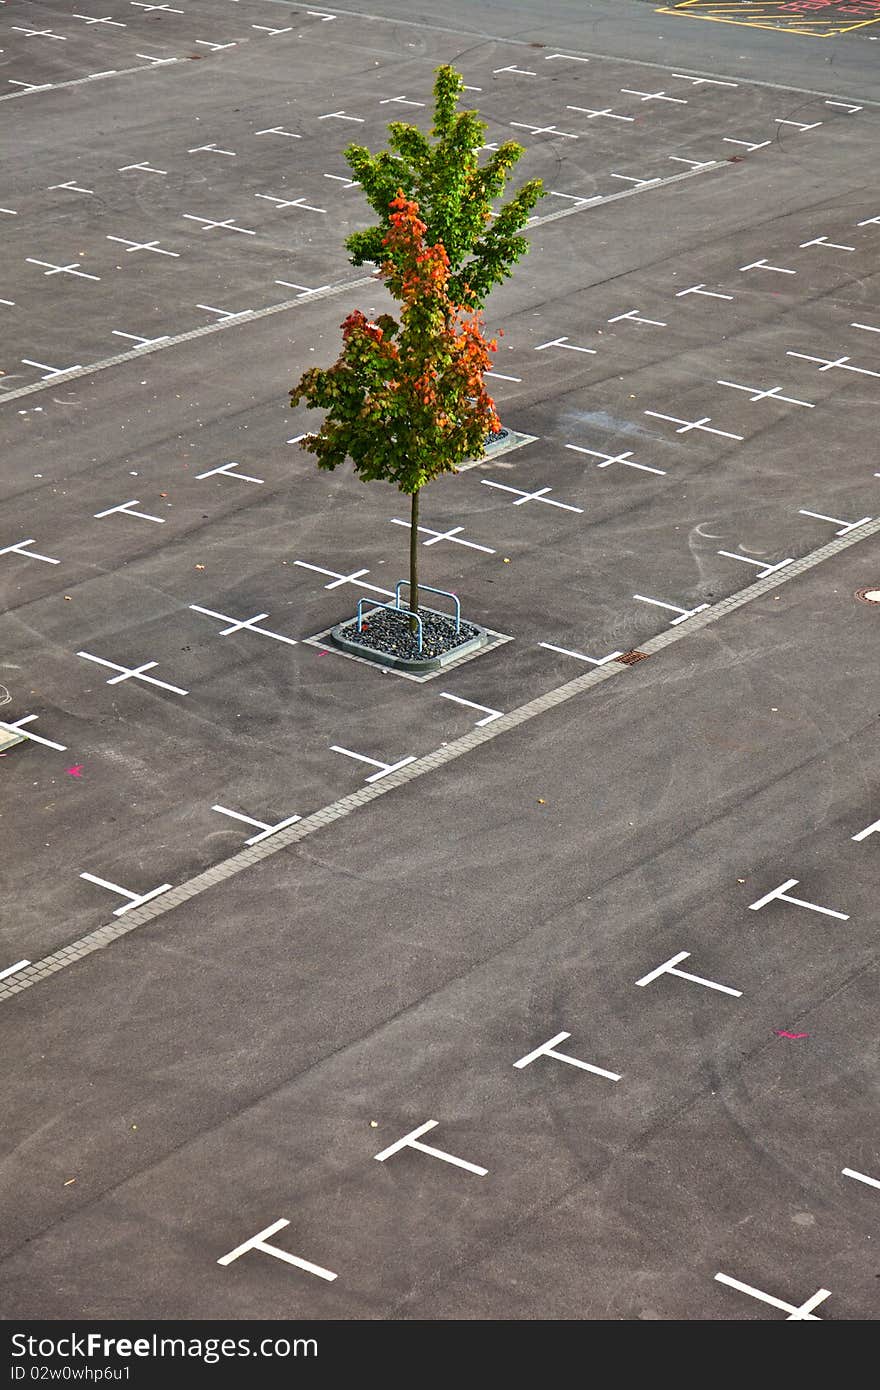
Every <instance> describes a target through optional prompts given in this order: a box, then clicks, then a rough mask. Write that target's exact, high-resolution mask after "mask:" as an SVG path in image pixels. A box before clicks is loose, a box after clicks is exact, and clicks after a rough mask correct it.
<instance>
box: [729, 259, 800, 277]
mask: <svg viewBox="0 0 880 1390" xmlns="http://www.w3.org/2000/svg"><path fill="white" fill-rule="evenodd" d="M739 269H740V274H742V273H743V272H744V271H746V270H773V271H775V272H776V274H777V275H797V271H796V270H786V268H785V266H781V265H771V264H770V262H769V261H768V260H766V259H765V260H760V261H750V262H749V264H748V265H741V266H740V268H739Z"/></svg>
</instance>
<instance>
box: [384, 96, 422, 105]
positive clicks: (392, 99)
mask: <svg viewBox="0 0 880 1390" xmlns="http://www.w3.org/2000/svg"><path fill="white" fill-rule="evenodd" d="M393 103H397V104H398V105H400V106H424V104H425V103H424V102H423V101H410V100H409V99H408V98H407V97H385V98H384V99H383V100H382V101H380V102H379V105H380V106H390V105H392V104H393Z"/></svg>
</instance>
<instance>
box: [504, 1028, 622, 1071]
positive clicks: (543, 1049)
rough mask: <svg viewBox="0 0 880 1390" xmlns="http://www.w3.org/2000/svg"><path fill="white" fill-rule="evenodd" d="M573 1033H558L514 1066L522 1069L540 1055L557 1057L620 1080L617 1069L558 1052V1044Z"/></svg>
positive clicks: (584, 1069)
mask: <svg viewBox="0 0 880 1390" xmlns="http://www.w3.org/2000/svg"><path fill="white" fill-rule="evenodd" d="M570 1037H571V1033H557V1034H556V1036H555V1037H554V1038H551V1039H550V1041H549V1042H545V1043H542V1044H541V1046H540V1047H536V1048H535V1050H534V1052H529V1053H527V1054H526V1056H525V1057H520V1059H519V1061H518V1062H514V1064H513V1065H514V1066H515V1067H516V1068H517V1069H518V1070H519V1071H522V1069H523V1067H528V1066H530V1065H531V1063H532V1062H535V1061H537V1059H538V1058H539V1057H555V1058H556V1060H557V1062H567V1063H568V1065H569V1066H570V1067H579V1068H580V1070H581V1071H590V1072H592V1073H593V1075H594V1076H604V1077H605V1079H606V1081H620V1079H621V1078H620V1075H619V1074H618V1073H617V1072H616V1071H606V1070H605V1068H604V1067H594V1066H593V1065H592V1063H590V1062H582V1061H581V1060H580V1058H579V1057H569V1055H568V1053H567V1052H556V1051H555V1048H556V1044H557V1043H561V1042H565V1040H566V1038H570Z"/></svg>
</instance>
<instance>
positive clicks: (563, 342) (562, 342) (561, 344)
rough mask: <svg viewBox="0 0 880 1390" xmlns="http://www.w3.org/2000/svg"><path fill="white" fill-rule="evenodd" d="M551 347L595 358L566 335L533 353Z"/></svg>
mask: <svg viewBox="0 0 880 1390" xmlns="http://www.w3.org/2000/svg"><path fill="white" fill-rule="evenodd" d="M565 196H567V195H566V194H560V197H565ZM551 347H558V348H565V349H566V350H567V351H568V352H588V353H589V354H590V356H591V357H595V356H596V349H595V348H585V347H578V346H577V345H576V344H575V343H570V342H569V341H568V334H566V335H565V337H564V338H551V340H550V342H549V343H539V344H538V346H537V347H536V348H535V352H543V351H544V349H545V348H551Z"/></svg>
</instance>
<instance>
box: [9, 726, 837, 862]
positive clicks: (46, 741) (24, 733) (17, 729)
mask: <svg viewBox="0 0 880 1390" xmlns="http://www.w3.org/2000/svg"><path fill="white" fill-rule="evenodd" d="M37 718H39V716H38V715H36V714H25V715H23V716H22V717H21V719H16V720H15V722H14V723H12V724H7V723H5V722H4V721H3V720H0V729H6V730H7V732H8V733H16V734H20V735H21V737H22V738H27V739H31V741H32V742H33V743H42V744H43V745H44V746H45V747H46V748H54V749H56V751H57V752H59V753H66V752H67V745H66V744H65V743H53V742H52V740H51V739H50V738H43V736H42V735H41V734H32V733H31V732H30V731H29V730H28V729H23V728H22V727H21V726H22V724H32V723H33V721H34V720H35V719H37ZM853 838H855V837H853Z"/></svg>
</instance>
